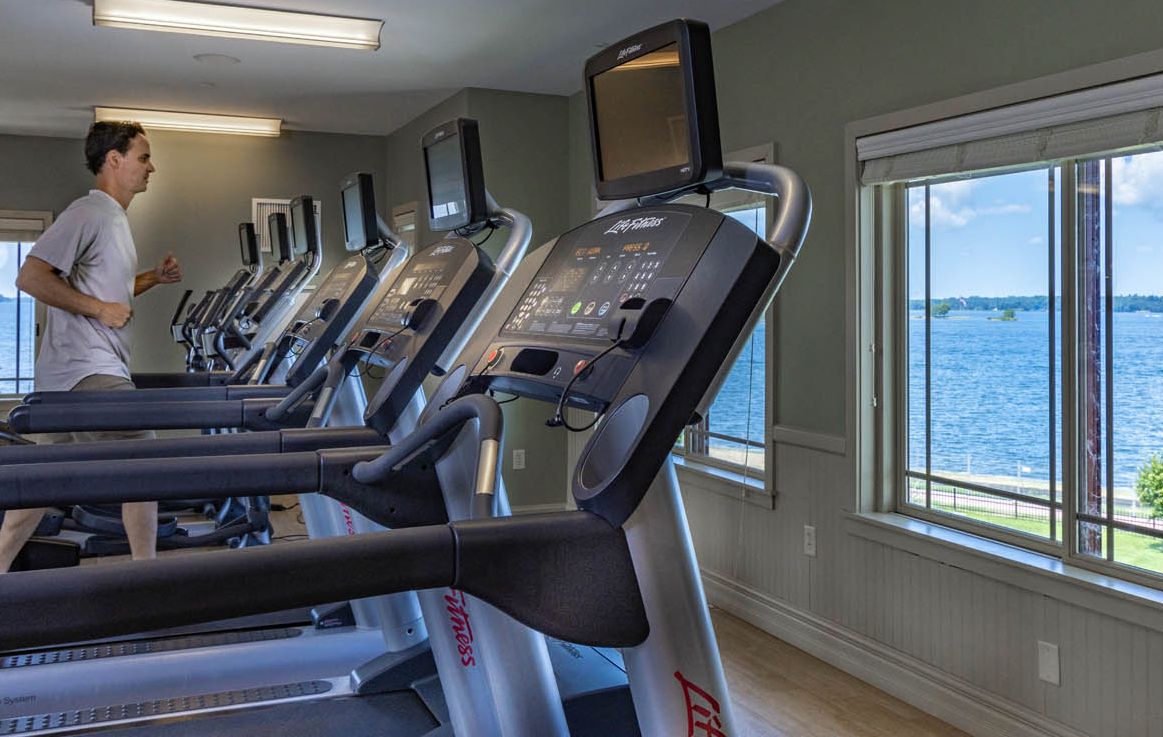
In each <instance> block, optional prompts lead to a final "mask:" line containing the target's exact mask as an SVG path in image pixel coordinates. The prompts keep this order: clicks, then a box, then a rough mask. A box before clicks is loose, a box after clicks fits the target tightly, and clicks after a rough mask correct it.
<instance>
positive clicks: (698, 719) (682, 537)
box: [622, 456, 737, 735]
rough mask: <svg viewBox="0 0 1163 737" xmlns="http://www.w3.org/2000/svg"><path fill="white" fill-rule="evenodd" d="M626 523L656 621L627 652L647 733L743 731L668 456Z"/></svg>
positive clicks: (649, 610) (652, 620) (642, 585)
mask: <svg viewBox="0 0 1163 737" xmlns="http://www.w3.org/2000/svg"><path fill="white" fill-rule="evenodd" d="M623 527H624V529H625V530H626V541H627V543H628V544H629V546H630V556H631V558H633V560H634V570H635V571H637V572H638V586H639V587H640V588H641V590H642V601H643V603H644V604H645V606H646V618H647V621H649V622H650V635H649V636H648V637H647V638H646V642H644V643H642V644H641V645H639V646H637V647H632V648H626V649H624V650H623V651H622V657H623V659H624V660H625V663H626V675H627V676H628V678H629V681H630V693H631V695H632V696H633V697H634V709H635V711H637V713H638V725H639V727H641V729H642V734H644V735H654V734H668V735H669V734H674V735H685V734H708V735H718V734H723V735H735V734H737V732H736V729H735V718H734V716H733V714H732V711H731V700H730V697H729V696H728V695H727V683H726V680H725V679H724V678H723V665H722V661H720V659H719V645H718V641H717V640H716V639H715V632H714V630H713V629H712V628H711V618H710V614H709V612H708V611H707V600H706V595H705V594H704V592H703V582H702V579H701V578H700V576H699V566H698V563H697V562H696V561H695V554H694V547H693V545H692V543H691V536H690V529H689V528H688V527H687V519H686V512H685V511H684V510H683V506H682V499H681V497H680V496H679V487H678V478H677V477H676V476H675V474H674V462H673V461H672V460H671V458H670V457H669V456H667V459H666V462H665V463H663V466H662V469H661V470H660V471H659V472H658V475H657V476H656V477H655V478H654V481H653V483H651V485H650V489H649V490H648V491H647V492H646V496H644V497H643V498H642V502H641V503H640V504H639V505H638V508H637V509H636V510H634V514H632V515H631V516H630V519H629V520H627V521H626V524H625V525H623ZM716 730H717V731H716Z"/></svg>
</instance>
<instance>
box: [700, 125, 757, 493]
mask: <svg viewBox="0 0 1163 737" xmlns="http://www.w3.org/2000/svg"><path fill="white" fill-rule="evenodd" d="M765 149H766V150H765ZM725 158H726V159H727V160H729V161H730V160H735V161H738V160H744V161H759V162H762V161H770V160H771V152H770V147H759V148H757V149H750V150H748V151H745V152H736V153H735V154H730V155H728V156H726V157H725ZM683 202H686V203H688V204H697V205H702V204H704V199H703V196H702V195H698V196H695V197H690V198H684V200H683ZM769 203H770V200H769V198H765V197H761V196H758V195H755V194H751V193H745V192H739V191H735V190H727V191H725V192H717V193H715V194H714V195H712V197H711V199H710V201H709V203H707V204H708V205H709V206H710V207H713V208H715V209H717V210H719V211H720V212H722V213H723V214H725V215H726V216H727V217H730V218H732V219H734V220H737V221H738V222H741V223H743V224H744V225H746V226H747V227H748V228H750V229H751V230H753V231H754V232H755V233H756V234H757V235H758V236H759V237H760V238H766V237H767V230H768V227H769V225H770V217H771V212H770V209H769ZM766 366H767V316H766V315H764V317H763V318H761V319H760V321H759V322H758V324H757V325H756V326H755V329H754V331H752V333H751V336H750V337H749V338H748V339H747V341H746V343H744V344H743V346H742V350H741V351H740V352H739V355H738V356H737V357H736V359H735V362H734V364H733V365H732V367H731V371H730V373H728V374H727V377H726V379H725V380H724V381H723V385H722V386H721V387H720V389H719V393H718V394H717V395H716V397H715V400H714V401H713V402H712V403H711V406H710V408H709V409H708V411H707V414H706V417H704V418H703V419H702V421H701V422H699V423H698V424H695V425H692V426H690V427H688V428H687V429H686V431H685V432H684V433H683V435H682V437H681V438H680V439H679V451H680V452H681V453H683V454H684V455H686V456H687V457H688V458H690V459H693V460H697V461H699V462H701V463H706V464H709V465H714V466H719V467H722V468H725V469H729V470H732V471H737V472H741V473H744V474H747V475H749V476H752V477H754V478H757V479H762V478H764V472H765V470H766V459H767V438H768V437H769V436H770V434H771V433H770V432H768V430H767V428H768V427H770V420H769V414H768V411H767V410H768V408H767V390H768V380H767V371H766Z"/></svg>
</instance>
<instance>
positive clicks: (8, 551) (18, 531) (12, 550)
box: [0, 432, 73, 573]
mask: <svg viewBox="0 0 1163 737" xmlns="http://www.w3.org/2000/svg"><path fill="white" fill-rule="evenodd" d="M29 439H30V440H33V441H35V442H36V443H38V444H41V445H55V444H57V443H71V442H73V436H72V434H71V433H67V432H54V433H44V434H42V435H30V436H29ZM50 511H52V510H51V509H49V508H45V509H9V510H6V511H5V512H4V524H3V525H2V526H0V573H7V572H8V569H9V568H11V567H12V561H14V560H16V556H18V555H20V550H21V548H23V547H24V544H25V543H27V542H28V538H30V537H32V533H34V532H36V526H37V525H39V524H40V519H41V517H44V515H45V514H46V513H47V512H50Z"/></svg>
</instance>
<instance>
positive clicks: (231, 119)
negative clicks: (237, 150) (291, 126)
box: [93, 107, 283, 137]
mask: <svg viewBox="0 0 1163 737" xmlns="http://www.w3.org/2000/svg"><path fill="white" fill-rule="evenodd" d="M93 117H94V119H96V120H97V121H102V120H132V121H135V122H138V123H141V124H142V125H143V126H145V128H146V129H160V130H174V131H193V132H195V133H230V134H236V135H244V136H270V137H274V136H278V135H279V133H280V132H281V130H282V125H283V121H282V120H280V119H278V118H244V117H242V116H238V115H210V114H208V113H176V112H170V111H166V110H133V109H130V108H116V107H98V108H93Z"/></svg>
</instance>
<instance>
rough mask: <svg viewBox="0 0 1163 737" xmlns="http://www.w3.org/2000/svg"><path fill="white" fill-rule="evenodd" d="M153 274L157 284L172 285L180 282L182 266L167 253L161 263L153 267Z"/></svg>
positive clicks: (172, 255)
mask: <svg viewBox="0 0 1163 737" xmlns="http://www.w3.org/2000/svg"><path fill="white" fill-rule="evenodd" d="M153 273H154V276H156V277H157V281H158V284H174V283H175V282H180V281H181V280H182V265H181V264H179V263H178V260H177V259H176V258H174V254H172V253H168V254H166V257H165V258H164V259H162V261H161V263H159V264H158V265H157V266H156V267H154V270H153Z"/></svg>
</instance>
